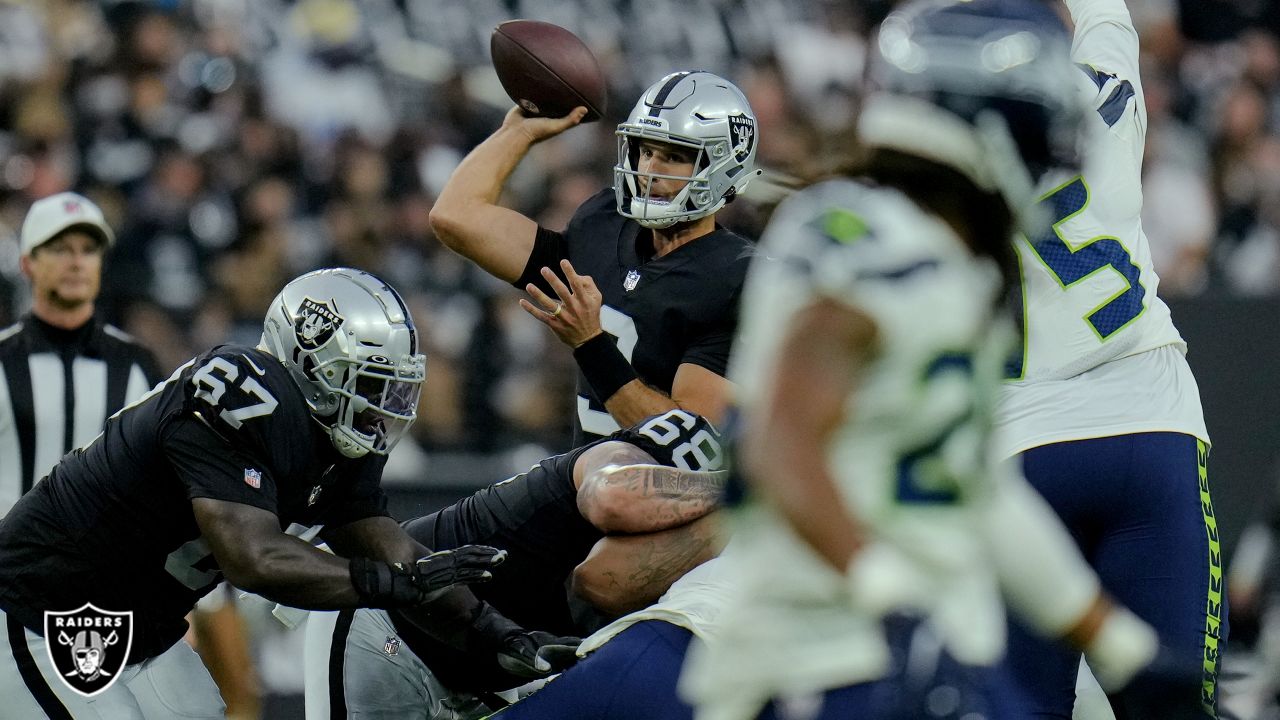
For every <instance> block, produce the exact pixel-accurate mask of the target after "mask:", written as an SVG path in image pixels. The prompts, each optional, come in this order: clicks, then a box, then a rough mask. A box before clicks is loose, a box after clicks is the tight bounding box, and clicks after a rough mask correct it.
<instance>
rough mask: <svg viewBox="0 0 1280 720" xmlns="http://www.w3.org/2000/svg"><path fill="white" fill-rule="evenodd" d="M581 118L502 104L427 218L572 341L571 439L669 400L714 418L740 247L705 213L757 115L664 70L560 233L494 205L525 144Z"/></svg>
mask: <svg viewBox="0 0 1280 720" xmlns="http://www.w3.org/2000/svg"><path fill="white" fill-rule="evenodd" d="M585 114H586V108H585V107H579V108H576V109H574V111H573V112H571V113H570V114H569V115H567V116H565V117H563V118H558V119H552V118H530V117H525V115H524V114H523V113H521V112H520V109H519V108H518V107H516V108H512V109H511V110H510V111H509V112H508V113H507V116H506V119H505V120H504V121H503V123H502V127H500V128H498V130H497V131H496V132H494V134H493V135H491V136H489V138H488V139H487V140H485V141H484V142H483V143H481V144H480V145H478V146H476V148H475V149H474V150H472V151H471V152H470V154H468V155H467V157H466V158H465V159H464V160H463V161H462V164H461V165H459V166H458V168H457V170H455V171H454V173H453V175H452V176H451V177H450V178H449V182H448V183H446V184H445V187H444V189H443V190H442V191H441V193H440V198H439V200H437V201H436V204H435V206H434V207H433V208H432V210H431V227H432V228H433V229H434V230H435V232H436V235H437V236H439V238H440V240H441V241H442V242H444V243H445V244H446V245H448V246H449V247H450V248H452V249H453V250H454V251H455V252H458V253H459V254H461V255H464V256H466V257H467V258H470V259H471V260H473V261H474V262H476V264H478V265H479V266H480V267H482V268H484V269H485V270H487V271H488V272H490V273H492V274H493V275H494V276H495V277H498V278H501V279H502V280H505V281H507V282H510V283H512V284H513V285H515V286H516V287H517V288H523V289H525V290H527V291H528V292H529V294H530V295H531V296H532V297H533V299H534V300H535V301H536V303H537V304H536V305H535V304H533V303H530V302H528V301H526V300H521V301H520V302H521V307H523V308H524V309H525V310H526V311H527V312H529V313H530V314H531V315H533V316H534V317H535V318H537V319H538V320H540V321H541V322H543V323H544V324H546V325H547V326H548V327H550V328H551V329H552V331H553V332H555V333H556V335H557V336H558V337H559V338H560V339H561V341H563V342H564V343H566V344H567V345H569V346H570V347H572V348H573V349H574V352H573V354H574V359H575V360H576V361H577V363H578V368H579V370H580V373H579V382H578V397H577V418H576V422H575V432H574V445H575V446H580V445H583V444H585V443H586V442H588V441H591V440H596V439H599V438H600V437H602V436H605V435H608V434H609V433H611V432H615V431H617V430H618V429H619V428H620V427H631V426H633V425H635V424H637V423H639V422H640V421H641V420H643V419H645V418H647V417H651V416H653V415H657V414H659V413H662V412H666V411H667V410H672V409H675V408H683V409H685V410H688V411H689V412H692V413H695V414H698V415H702V416H704V417H706V418H708V419H709V420H711V421H712V422H717V421H719V419H720V417H721V414H722V413H723V411H724V408H725V405H726V404H727V402H728V395H729V384H728V381H726V380H725V379H724V377H723V376H724V372H725V367H726V364H727V362H728V358H729V342H730V340H731V339H732V337H733V330H734V327H735V326H736V325H737V308H738V296H739V294H740V292H741V289H742V280H743V277H744V276H745V273H746V266H747V260H748V254H749V250H750V247H751V244H750V242H749V241H748V240H747V239H745V238H743V237H741V236H739V235H737V234H735V233H733V232H732V231H730V230H727V229H725V228H722V227H720V226H718V225H716V221H715V216H716V213H717V212H718V211H719V210H720V209H721V208H722V207H724V205H725V204H726V203H728V202H731V201H732V200H733V199H734V198H735V197H736V196H737V195H738V194H739V193H741V192H742V191H743V190H744V189H745V188H746V186H747V183H748V182H750V180H751V178H753V177H755V176H756V175H757V174H758V171H757V170H756V169H755V159H756V147H757V144H758V138H757V127H756V120H755V115H754V113H752V111H751V106H750V105H749V104H748V103H747V99H746V97H745V96H743V94H742V92H741V91H740V90H738V88H737V87H735V86H734V85H733V84H732V83H730V82H729V81H727V80H725V79H723V78H720V77H717V76H715V75H712V74H711V73H707V72H678V73H673V74H671V75H668V76H667V77H665V78H663V79H661V80H659V81H658V82H656V83H654V84H653V85H652V86H650V87H649V89H647V90H646V91H645V92H644V94H643V95H642V96H641V97H640V100H639V101H638V102H637V103H636V105H635V108H634V109H633V110H632V111H631V115H630V116H629V117H628V119H627V121H626V122H624V123H622V124H621V125H619V126H618V132H617V135H618V147H619V150H618V164H617V165H616V166H615V167H614V182H613V188H612V190H602V191H601V192H600V193H598V194H597V195H595V196H594V197H592V198H591V199H589V200H587V201H586V202H584V203H583V204H582V205H581V206H580V207H579V208H578V210H577V212H576V213H575V214H574V216H573V219H571V220H570V221H569V226H568V228H567V229H565V230H564V231H559V232H558V231H555V230H550V229H548V228H544V227H540V226H538V225H537V224H536V223H535V222H534V221H533V220H532V219H530V218H528V217H525V216H524V215H521V214H520V213H517V212H515V211H513V210H510V209H507V208H504V207H500V206H499V205H497V201H498V196H499V194H500V193H501V192H502V187H503V185H504V184H505V183H506V181H507V178H508V177H509V176H510V175H511V172H512V171H513V170H514V169H515V167H516V165H517V164H519V162H520V160H521V159H522V158H523V157H524V156H525V154H526V153H527V152H528V151H529V148H530V147H531V146H532V145H533V144H535V143H538V142H541V141H542V140H545V139H547V138H550V137H553V136H555V135H558V134H560V133H561V132H564V131H565V130H567V129H568V128H570V127H573V126H574V125H576V124H578V122H579V121H581V119H582V117H583V115H585ZM551 294H554V295H555V296H556V298H558V300H557V299H556V298H553V297H551Z"/></svg>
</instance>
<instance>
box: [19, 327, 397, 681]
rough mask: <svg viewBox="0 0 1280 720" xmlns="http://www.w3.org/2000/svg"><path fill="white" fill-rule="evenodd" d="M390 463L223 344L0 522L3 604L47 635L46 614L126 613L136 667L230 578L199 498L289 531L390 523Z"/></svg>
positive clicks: (247, 354)
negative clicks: (346, 443) (252, 510)
mask: <svg viewBox="0 0 1280 720" xmlns="http://www.w3.org/2000/svg"><path fill="white" fill-rule="evenodd" d="M384 464H385V463H384V458H381V457H377V456H375V457H368V458H361V459H358V460H349V459H346V458H342V457H341V456H340V455H339V454H338V453H337V451H336V450H334V449H333V447H332V444H331V443H330V442H329V441H328V439H327V438H326V436H325V435H324V433H323V432H322V430H321V429H320V427H319V425H317V424H316V423H315V422H314V421H313V420H312V418H311V415H310V412H309V410H308V409H307V406H306V403H305V401H304V399H303V397H302V393H301V391H300V390H299V389H298V388H297V386H296V385H295V384H294V382H293V381H292V379H291V378H290V377H289V376H288V373H287V371H286V370H285V368H284V366H283V365H281V363H280V362H279V361H277V360H276V359H275V358H273V357H272V356H271V355H268V354H267V353H264V352H262V351H259V350H256V349H251V348H247V347H239V346H232V345H226V346H222V347H219V348H215V349H214V350H211V351H209V352H207V353H205V354H204V355H201V356H200V357H198V358H196V359H194V360H192V361H191V362H189V363H187V364H186V365H184V366H182V367H181V368H179V369H178V370H177V371H176V372H175V373H174V374H173V375H172V376H171V377H170V378H169V380H167V381H166V382H165V383H163V384H161V385H159V386H157V387H156V388H155V389H153V390H152V391H151V392H150V393H148V394H147V395H145V396H143V397H142V398H141V399H140V400H139V401H138V402H137V403H135V404H133V405H131V406H128V407H126V408H125V409H124V410H122V411H121V412H120V413H117V414H116V415H114V416H112V417H111V418H110V419H109V420H108V421H107V424H106V426H105V429H104V431H103V434H102V435H100V436H99V437H98V438H97V439H96V440H94V441H93V442H92V443H91V444H90V445H89V446H88V447H87V448H84V449H83V450H77V451H75V452H74V453H72V454H70V455H68V456H67V457H66V458H65V459H63V461H62V462H61V463H59V464H58V465H57V466H56V467H55V468H54V469H53V471H52V472H51V473H50V474H49V476H48V477H47V478H46V479H45V480H43V481H41V482H40V483H37V484H36V486H35V488H33V489H32V491H31V492H29V493H28V494H27V495H25V496H24V497H23V498H22V499H21V500H20V501H19V502H18V504H17V505H15V506H14V508H13V510H12V511H10V513H9V514H8V515H7V516H6V517H5V518H4V520H3V521H0V608H3V609H4V610H5V611H6V612H7V613H9V615H10V616H11V617H15V618H17V619H18V620H19V621H20V622H21V623H22V624H23V625H25V626H26V627H27V628H29V629H31V630H33V631H34V632H36V633H40V634H43V632H44V630H43V623H44V617H43V613H44V611H46V610H53V611H69V610H76V609H78V608H80V607H81V606H82V605H84V604H85V603H93V604H94V605H95V606H96V607H98V608H100V609H102V610H107V611H113V612H123V611H132V612H133V626H134V636H133V644H132V647H131V649H130V652H129V660H128V662H129V663H135V662H139V661H141V660H144V659H147V658H150V657H154V656H156V655H159V654H160V653H162V652H164V651H165V650H166V649H168V648H169V647H170V646H171V645H172V644H173V643H174V642H176V641H177V640H179V639H180V638H181V637H182V635H183V633H184V632H186V627H187V625H186V622H185V621H184V619H183V616H184V615H186V614H187V612H189V611H190V610H191V608H192V607H193V606H194V605H195V602H196V601H197V600H198V599H199V598H201V597H202V596H204V595H205V594H206V593H208V592H209V591H210V590H211V589H213V587H214V586H216V585H217V584H218V583H219V582H220V581H221V580H222V573H221V571H220V570H219V568H218V565H217V562H216V560H215V559H214V557H213V555H212V554H211V552H210V550H209V548H208V545H207V544H206V543H205V541H204V540H203V539H202V538H201V536H200V529H199V527H198V526H197V525H196V521H195V516H194V513H193V511H192V507H191V501H192V499H194V498H213V499H217V500H226V501H231V502H237V503H244V504H246V505H252V506H254V507H258V508H262V509H264V510H268V511H270V512H273V513H275V514H276V515H277V516H278V517H279V518H280V528H281V530H284V529H286V528H287V527H288V526H289V525H290V524H293V523H300V524H303V525H317V524H330V525H334V526H337V525H342V524H345V523H347V522H351V521H354V520H358V519H360V518H363V517H370V516H373V515H381V514H385V511H384V508H385V505H386V501H385V498H384V497H383V495H382V490H381V488H380V487H379V480H380V478H381V474H382V466H383V465H384Z"/></svg>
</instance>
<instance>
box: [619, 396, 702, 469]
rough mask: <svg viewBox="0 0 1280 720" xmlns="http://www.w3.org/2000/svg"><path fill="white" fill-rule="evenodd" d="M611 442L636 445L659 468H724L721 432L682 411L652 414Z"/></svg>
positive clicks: (698, 417) (700, 418)
mask: <svg viewBox="0 0 1280 720" xmlns="http://www.w3.org/2000/svg"><path fill="white" fill-rule="evenodd" d="M611 439H614V440H621V441H623V442H628V443H631V444H632V445H635V446H636V447H638V448H640V449H641V450H644V451H645V452H647V453H649V454H650V455H652V456H653V459H654V460H655V461H656V462H657V463H658V464H660V465H668V466H670V467H677V468H680V469H682V470H695V471H703V470H720V469H723V468H724V457H725V453H724V449H723V446H722V443H721V440H720V433H719V432H717V431H716V429H715V426H713V425H712V424H711V423H710V422H708V421H707V419H706V418H704V417H702V416H701V415H694V414H693V413H691V412H687V411H685V410H670V411H668V412H665V413H663V414H661V415H655V416H653V417H651V418H649V419H647V420H645V421H644V422H641V423H640V424H638V425H636V426H634V427H631V428H628V429H626V430H621V431H619V432H616V433H614V434H613V435H612V436H611Z"/></svg>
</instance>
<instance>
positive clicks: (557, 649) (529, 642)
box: [498, 630, 582, 680]
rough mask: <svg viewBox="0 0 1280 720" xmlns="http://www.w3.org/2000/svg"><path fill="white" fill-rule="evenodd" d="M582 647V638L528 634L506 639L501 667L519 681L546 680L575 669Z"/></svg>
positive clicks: (539, 633) (500, 658) (531, 631)
mask: <svg viewBox="0 0 1280 720" xmlns="http://www.w3.org/2000/svg"><path fill="white" fill-rule="evenodd" d="M580 644H582V638H577V637H570V636H567V635H552V634H551V633H549V632H543V631H541V630H529V631H526V632H521V633H517V634H515V635H512V636H510V637H508V638H507V640H506V646H505V648H504V649H502V650H499V651H498V664H499V665H501V666H502V669H503V670H506V671H507V672H508V673H511V674H512V675H514V676H516V677H518V678H527V679H529V680H535V679H537V678H544V677H547V676H548V675H554V674H556V673H559V672H564V671H565V670H568V669H569V668H571V667H573V665H574V663H576V662H578V645H580Z"/></svg>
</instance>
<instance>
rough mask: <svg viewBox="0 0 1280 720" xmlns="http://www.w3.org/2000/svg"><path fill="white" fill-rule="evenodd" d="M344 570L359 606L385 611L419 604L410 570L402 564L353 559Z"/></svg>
mask: <svg viewBox="0 0 1280 720" xmlns="http://www.w3.org/2000/svg"><path fill="white" fill-rule="evenodd" d="M348 568H349V571H350V574H351V585H352V586H353V587H355V589H356V595H358V596H360V607H368V608H378V609H383V610H389V609H391V608H398V607H408V606H411V605H417V604H418V603H420V602H422V599H423V593H422V590H421V589H419V588H418V586H417V584H416V583H415V582H414V577H413V571H412V570H409V569H406V568H405V567H404V566H402V565H399V564H392V563H386V562H381V561H378V560H370V559H368V558H362V557H356V558H351V562H350V564H349V565H348Z"/></svg>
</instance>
